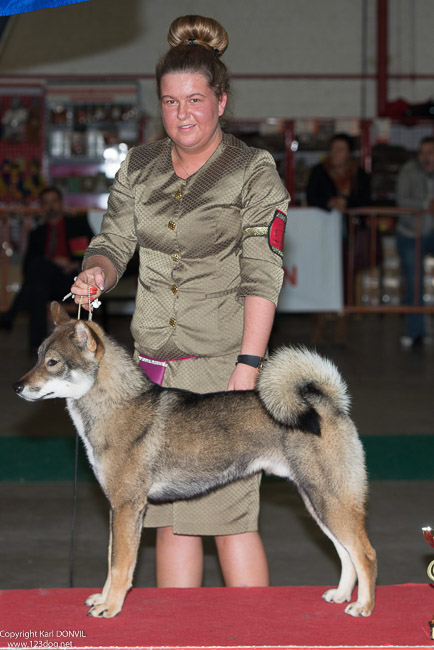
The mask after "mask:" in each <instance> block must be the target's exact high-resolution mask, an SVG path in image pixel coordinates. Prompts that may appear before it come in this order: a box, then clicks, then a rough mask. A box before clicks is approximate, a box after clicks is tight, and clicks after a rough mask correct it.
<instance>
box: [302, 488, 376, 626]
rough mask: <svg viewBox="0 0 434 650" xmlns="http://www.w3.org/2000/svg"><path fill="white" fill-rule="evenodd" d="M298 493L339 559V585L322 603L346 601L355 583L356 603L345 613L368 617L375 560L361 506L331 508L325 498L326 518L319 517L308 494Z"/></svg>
mask: <svg viewBox="0 0 434 650" xmlns="http://www.w3.org/2000/svg"><path fill="white" fill-rule="evenodd" d="M299 491H300V494H301V496H302V497H303V500H304V502H305V504H306V507H307V509H308V510H309V512H310V513H311V515H312V517H313V518H314V519H315V521H316V522H317V523H318V525H319V526H320V528H321V529H322V530H323V532H324V533H325V534H326V535H327V537H329V538H330V539H331V541H332V542H333V544H334V546H335V548H336V551H337V553H338V555H339V558H340V560H341V565H342V572H341V577H340V580H339V585H338V587H337V588H336V589H329V590H328V591H326V592H325V593H324V594H323V598H324V600H326V601H328V602H333V603H343V602H345V601H349V600H350V599H351V594H352V592H353V589H354V587H355V584H356V580H358V584H359V586H358V597H357V601H356V602H354V603H350V605H348V606H347V608H346V609H345V612H346V613H347V614H350V615H351V616H370V614H371V613H372V610H373V609H374V604H375V581H376V577H377V560H376V553H375V551H374V549H373V548H372V546H371V544H370V542H369V539H368V536H367V533H366V529H365V522H364V512H361V510H360V507H353V508H351V507H348V505H347V504H343V503H336V504H335V506H334V507H330V504H331V503H332V502H333V501H334V499H328V500H327V502H328V503H327V510H328V512H327V514H326V516H324V515H323V516H320V514H319V511H320V508H316V507H315V505H314V501H313V499H312V498H311V495H310V494H309V495H308V494H307V493H306V492H305V491H304V490H303V489H302V488H300V487H299ZM322 506H323V508H321V510H323V509H324V501H322ZM326 521H327V523H326Z"/></svg>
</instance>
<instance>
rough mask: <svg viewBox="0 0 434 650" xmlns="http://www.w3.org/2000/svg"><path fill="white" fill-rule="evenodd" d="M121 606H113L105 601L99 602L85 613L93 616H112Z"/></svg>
mask: <svg viewBox="0 0 434 650" xmlns="http://www.w3.org/2000/svg"><path fill="white" fill-rule="evenodd" d="M121 609H122V608H121V607H113V606H110V605H108V604H107V603H99V604H98V605H94V606H93V607H91V608H90V610H89V611H88V613H87V615H88V616H94V617H95V618H113V616H117V614H119V612H120V611H121Z"/></svg>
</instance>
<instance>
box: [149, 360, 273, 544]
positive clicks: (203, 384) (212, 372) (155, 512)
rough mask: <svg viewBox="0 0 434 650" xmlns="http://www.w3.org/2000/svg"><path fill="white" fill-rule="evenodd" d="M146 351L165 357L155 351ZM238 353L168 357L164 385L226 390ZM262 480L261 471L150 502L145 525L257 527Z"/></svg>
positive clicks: (198, 530) (182, 530)
mask: <svg viewBox="0 0 434 650" xmlns="http://www.w3.org/2000/svg"><path fill="white" fill-rule="evenodd" d="M143 354H144V355H145V356H150V357H153V358H159V359H161V358H163V359H164V357H162V356H158V355H156V354H149V355H146V352H144V353H143ZM160 354H161V351H160ZM136 357H137V353H136ZM236 357H237V354H229V355H225V356H221V357H197V358H194V359H185V360H183V361H169V364H168V367H167V368H166V372H165V375H164V380H163V386H167V387H173V388H184V389H186V390H191V391H193V392H195V393H209V392H214V391H224V390H226V389H227V385H228V381H229V378H230V376H231V374H232V372H233V370H234V368H235V361H236ZM166 358H167V357H166ZM171 358H174V357H173V356H172V357H171ZM260 482H261V474H260V473H259V474H255V475H254V476H252V477H250V478H247V479H242V480H240V481H236V482H235V483H231V484H229V485H226V486H225V487H222V488H219V489H218V490H215V492H211V493H210V494H207V495H206V496H203V497H199V498H197V499H192V500H190V501H176V502H174V503H167V504H166V503H165V504H161V505H160V504H159V505H154V504H148V508H147V511H146V515H145V520H144V524H143V525H144V527H145V528H160V527H163V526H172V527H173V532H174V533H176V534H178V535H235V534H239V533H246V532H251V531H255V530H258V516H259V486H260Z"/></svg>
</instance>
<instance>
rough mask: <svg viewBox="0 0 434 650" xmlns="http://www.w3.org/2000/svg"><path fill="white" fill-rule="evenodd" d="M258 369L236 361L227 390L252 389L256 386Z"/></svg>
mask: <svg viewBox="0 0 434 650" xmlns="http://www.w3.org/2000/svg"><path fill="white" fill-rule="evenodd" d="M258 377H259V370H258V369H257V368H252V366H248V365H247V364H245V363H238V364H237V365H236V366H235V370H234V371H233V373H232V375H231V378H230V379H229V384H228V390H252V389H253V388H255V387H256V382H257V381H258Z"/></svg>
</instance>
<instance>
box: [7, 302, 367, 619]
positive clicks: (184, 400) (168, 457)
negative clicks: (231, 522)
mask: <svg viewBox="0 0 434 650" xmlns="http://www.w3.org/2000/svg"><path fill="white" fill-rule="evenodd" d="M52 315H53V320H54V322H55V324H56V328H55V330H54V332H53V334H52V335H51V336H50V337H49V338H48V339H46V340H45V341H44V342H43V343H42V345H41V347H40V349H39V355H38V362H37V364H36V366H35V367H34V368H33V369H32V370H30V372H28V373H27V374H26V375H25V376H24V377H23V378H22V379H21V380H20V381H18V382H17V383H16V384H15V386H14V388H15V390H16V392H17V393H18V395H20V397H23V398H24V399H26V400H29V401H38V400H42V399H51V398H55V397H62V398H66V400H67V407H68V410H69V413H70V415H71V417H72V419H73V421H74V424H75V426H76V428H77V430H78V432H79V434H80V436H81V438H82V440H83V442H84V445H85V448H86V450H87V454H88V457H89V461H90V463H91V465H92V467H93V470H94V472H95V475H96V477H97V479H98V481H99V483H100V484H101V487H102V489H103V490H104V492H105V494H106V496H107V498H108V500H109V502H110V506H111V508H110V544H109V562H108V577H107V580H106V583H105V585H104V588H103V590H102V593H98V594H95V595H93V596H90V597H89V598H88V599H87V601H86V604H87V605H89V606H90V608H91V609H90V611H89V614H91V615H92V616H102V617H112V616H115V615H116V614H118V613H119V612H120V611H121V609H122V605H123V602H124V599H125V596H126V594H127V592H128V590H129V589H130V587H131V585H132V578H133V571H134V567H135V564H136V558H137V552H138V546H139V541H140V535H141V530H142V522H143V517H144V513H145V510H146V504H147V502H148V500H149V501H150V502H156V503H159V502H167V501H173V500H178V499H190V498H193V497H197V496H199V495H202V494H204V493H206V492H208V491H210V490H214V489H216V488H217V487H219V486H221V485H225V484H226V483H228V482H231V481H235V480H237V479H240V478H243V477H246V476H248V475H250V474H252V473H254V472H257V471H259V470H264V471H266V472H269V473H270V474H275V475H277V476H282V477H285V478H287V479H289V480H291V481H293V482H294V483H295V485H296V486H297V488H298V490H299V492H300V494H301V495H302V497H303V499H304V502H305V504H306V507H307V509H308V510H309V512H310V513H311V515H312V516H313V518H314V519H315V520H316V521H317V523H318V524H319V526H320V527H321V528H322V530H323V531H324V532H325V534H326V535H328V537H329V538H330V539H331V540H332V541H333V542H334V544H335V547H336V550H337V552H338V554H339V557H340V559H341V563H342V573H341V578H340V582H339V585H338V587H337V588H336V589H330V590H328V591H326V592H325V594H324V595H323V598H324V599H325V600H327V601H329V602H335V603H342V602H345V601H349V600H350V599H351V594H352V592H353V589H354V586H355V584H356V581H358V597H357V601H355V602H352V603H351V604H349V605H348V606H347V607H346V610H345V611H346V612H347V613H348V614H351V615H352V616H369V615H370V614H371V612H372V610H373V607H374V595H375V580H376V557H375V551H374V549H373V548H372V546H371V545H370V543H369V540H368V537H367V534H366V529H365V501H366V494H367V480H366V472H365V464H364V453H363V449H362V445H361V443H360V440H359V438H358V435H357V432H356V429H355V427H354V424H353V422H352V421H351V419H350V417H349V415H348V408H349V400H348V397H347V391H346V386H345V384H344V382H343V380H342V378H341V377H340V375H339V373H338V371H337V369H336V368H335V366H334V365H333V364H332V363H330V362H329V361H326V360H325V359H322V358H321V357H320V356H318V355H317V354H316V353H314V352H309V351H308V350H305V349H298V348H284V349H282V350H280V351H278V352H277V353H276V354H274V355H273V356H272V358H271V359H270V360H269V361H268V362H267V364H266V367H265V368H264V370H263V372H262V373H261V375H260V379H259V384H258V391H233V392H226V393H225V392H222V393H210V394H205V395H197V394H194V393H190V392H188V391H183V390H177V389H167V388H161V387H160V386H156V385H154V384H153V383H151V382H150V381H149V380H148V379H147V378H146V377H145V376H144V375H143V373H142V372H141V370H140V369H139V368H138V367H137V365H136V364H135V362H134V361H133V359H132V358H131V357H130V355H129V354H128V353H127V352H126V351H125V350H124V349H123V348H122V347H121V346H119V345H118V344H117V343H116V342H115V341H114V340H113V339H111V338H110V337H109V336H108V335H106V334H105V333H104V331H103V330H102V329H101V328H100V327H99V326H98V325H97V324H95V323H92V322H91V323H89V322H84V321H75V320H71V319H70V318H69V316H68V315H67V314H66V312H65V311H64V310H63V309H62V307H61V306H60V305H59V304H58V303H52Z"/></svg>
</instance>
